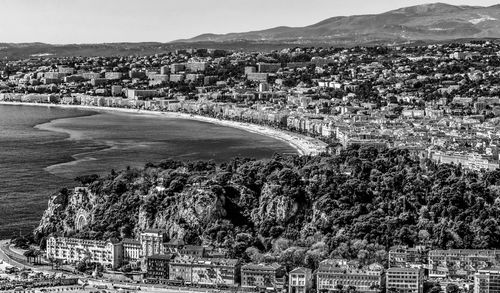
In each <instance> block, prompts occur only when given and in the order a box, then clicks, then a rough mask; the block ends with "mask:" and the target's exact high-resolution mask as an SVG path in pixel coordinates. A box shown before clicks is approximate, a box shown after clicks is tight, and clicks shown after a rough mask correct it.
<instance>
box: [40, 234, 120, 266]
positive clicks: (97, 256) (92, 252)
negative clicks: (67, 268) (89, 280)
mask: <svg viewBox="0 0 500 293" xmlns="http://www.w3.org/2000/svg"><path fill="white" fill-rule="evenodd" d="M122 253H123V252H122V244H121V243H120V242H118V241H99V240H85V239H77V238H65V237H57V238H56V237H50V238H49V239H47V248H46V256H47V259H52V260H62V261H65V262H67V263H73V264H75V263H78V262H81V261H83V260H88V261H89V262H95V263H100V264H102V265H103V266H104V267H108V268H117V267H119V266H120V264H121V262H122V255H123V254H122Z"/></svg>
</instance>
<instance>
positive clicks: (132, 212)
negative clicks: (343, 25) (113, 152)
mask: <svg viewBox="0 0 500 293" xmlns="http://www.w3.org/2000/svg"><path fill="white" fill-rule="evenodd" d="M499 68H500V44H497V43H495V42H490V41H472V42H469V43H456V44H441V45H426V46H416V47H405V46H401V47H398V46H393V47H381V46H380V47H353V48H347V49H345V48H291V49H285V50H281V51H273V52H270V53H259V52H256V53H244V52H231V51H226V50H211V49H209V50H207V49H186V50H177V51H176V52H170V53H165V54H156V55H153V56H118V57H106V58H104V57H67V58H51V57H50V56H43V54H41V55H37V56H33V57H32V58H30V59H25V60H2V61H0V73H1V79H0V91H1V93H0V101H2V102H3V103H37V104H42V103H43V104H59V105H78V106H88V107H97V108H101V107H102V108H126V109H132V110H137V111H156V112H180V113H187V114H190V115H201V116H208V117H212V118H215V119H218V120H231V121H240V122H245V123H250V124H256V125H262V126H263V127H268V128H272V129H277V130H280V131H286V132H289V133H293V134H297V135H302V136H307V137H312V138H314V139H317V140H319V141H322V142H324V143H325V145H326V147H325V148H324V149H322V151H315V152H309V153H306V155H305V156H280V155H275V156H274V157H273V158H271V159H269V160H261V161H256V160H253V159H243V158H235V159H233V160H231V161H230V162H227V163H222V164H218V165H217V164H215V163H213V162H201V161H197V162H180V161H173V160H165V161H162V162H152V163H149V164H147V165H146V166H145V167H144V169H141V170H137V169H127V170H121V171H113V172H112V173H110V174H108V175H105V176H97V175H89V176H82V177H79V178H77V181H78V184H79V187H76V188H63V189H61V190H60V191H58V192H56V193H55V194H54V195H52V196H51V198H50V200H49V205H48V208H47V210H46V211H45V214H44V216H43V218H42V220H41V222H40V225H39V226H38V227H37V228H36V230H35V231H34V233H33V235H26V236H22V237H17V238H14V239H12V245H11V246H12V249H18V250H20V251H24V252H22V253H21V252H20V253H19V256H18V257H21V258H24V259H23V260H24V261H26V263H28V264H29V263H31V264H32V265H33V266H35V267H36V264H38V265H50V267H51V270H55V269H59V270H62V269H65V270H66V271H68V272H71V273H73V274H77V275H76V276H80V277H81V276H85V278H89V279H94V280H110V279H111V280H120V281H125V282H129V283H131V284H132V283H134V284H144V285H151V284H155V285H158V286H162V285H163V286H165V288H167V287H168V288H192V290H195V288H196V289H199V288H205V289H207V290H208V289H210V290H213V289H216V290H225V291H233V292H234V291H235V290H241V291H247V292H265V291H275V292H290V293H310V292H366V293H376V292H388V293H389V292H390V293H393V292H394V293H395V292H400V293H424V292H425V293H439V292H447V293H458V292H474V293H496V292H499V291H500V250H496V248H499V247H500V236H499V235H500V229H499V225H498V218H499V216H500V202H499V200H498V197H499V195H500V171H498V170H497V169H498V167H499V150H498V147H499V137H498V134H497V133H498V123H499V122H500V119H499V118H498V117H497V116H499V115H500V70H499ZM310 155H315V156H310ZM26 274H27V273H26ZM50 280H51V282H56V281H55V280H57V282H62V283H64V282H69V281H62V280H66V279H64V278H59V279H54V278H52V279H50ZM68 280H71V282H73V281H74V279H73V278H68ZM1 284H2V283H1V281H0V286H1Z"/></svg>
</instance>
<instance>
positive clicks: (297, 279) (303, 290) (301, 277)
mask: <svg viewBox="0 0 500 293" xmlns="http://www.w3.org/2000/svg"><path fill="white" fill-rule="evenodd" d="M312 277H313V275H312V271H311V269H308V268H304V267H299V268H295V269H293V270H291V271H290V273H289V274H288V293H308V292H309V291H310V290H311V288H312V286H313V280H312Z"/></svg>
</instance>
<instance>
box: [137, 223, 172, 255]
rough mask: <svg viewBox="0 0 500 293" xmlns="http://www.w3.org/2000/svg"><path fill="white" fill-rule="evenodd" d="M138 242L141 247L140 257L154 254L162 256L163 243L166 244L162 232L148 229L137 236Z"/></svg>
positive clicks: (163, 232)
mask: <svg viewBox="0 0 500 293" xmlns="http://www.w3.org/2000/svg"><path fill="white" fill-rule="evenodd" d="M139 242H140V243H141V246H142V256H144V257H148V256H152V255H155V254H163V253H164V248H163V243H164V242H166V235H165V231H164V230H160V229H148V230H144V231H143V232H142V233H141V234H140V235H139Z"/></svg>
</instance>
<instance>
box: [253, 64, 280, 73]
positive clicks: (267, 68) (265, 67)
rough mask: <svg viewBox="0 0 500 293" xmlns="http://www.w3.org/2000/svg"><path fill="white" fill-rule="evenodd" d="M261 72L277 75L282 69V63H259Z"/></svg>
mask: <svg viewBox="0 0 500 293" xmlns="http://www.w3.org/2000/svg"><path fill="white" fill-rule="evenodd" d="M257 67H258V70H259V72H261V73H275V72H277V71H278V70H280V69H281V63H257Z"/></svg>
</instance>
